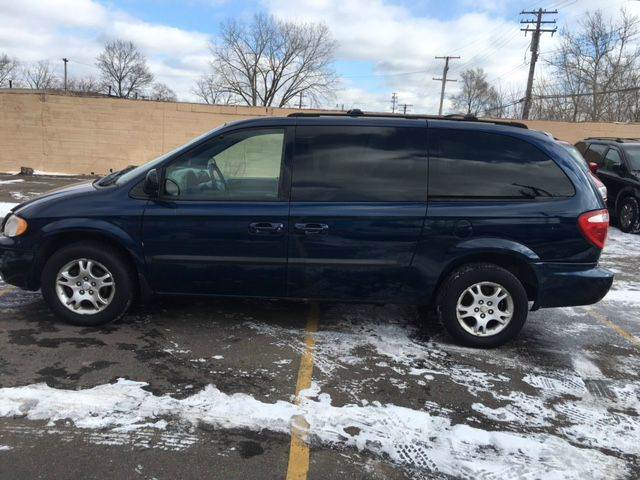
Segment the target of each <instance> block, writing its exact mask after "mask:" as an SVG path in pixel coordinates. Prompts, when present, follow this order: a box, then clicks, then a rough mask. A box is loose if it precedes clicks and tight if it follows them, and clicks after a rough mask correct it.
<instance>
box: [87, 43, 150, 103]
mask: <svg viewBox="0 0 640 480" xmlns="http://www.w3.org/2000/svg"><path fill="white" fill-rule="evenodd" d="M96 66H97V67H98V70H100V75H101V77H102V82H103V83H104V85H105V88H109V87H111V91H112V92H113V93H114V94H115V95H116V96H118V97H121V98H130V97H132V96H137V95H139V94H141V93H142V91H143V89H144V88H145V87H148V86H149V85H150V84H151V83H152V82H153V75H152V74H151V72H150V71H149V67H147V60H146V58H145V56H144V55H143V54H142V52H141V51H140V50H139V49H138V47H136V46H135V45H134V44H133V42H129V41H124V40H113V41H109V42H107V43H106V44H105V47H104V50H103V52H102V53H101V54H100V55H98V57H97V59H96Z"/></svg>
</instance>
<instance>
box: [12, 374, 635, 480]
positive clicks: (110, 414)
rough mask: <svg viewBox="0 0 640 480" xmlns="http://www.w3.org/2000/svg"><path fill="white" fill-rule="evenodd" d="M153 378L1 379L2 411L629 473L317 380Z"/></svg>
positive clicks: (484, 470)
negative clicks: (184, 391) (231, 388)
mask: <svg viewBox="0 0 640 480" xmlns="http://www.w3.org/2000/svg"><path fill="white" fill-rule="evenodd" d="M146 385H147V384H146V383H143V382H135V381H131V380H124V379H120V380H118V381H117V382H116V383H115V384H106V385H100V386H97V387H94V388H90V389H86V390H59V389H55V388H51V387H49V386H47V385H46V384H37V385H29V386H26V387H14V388H3V389H0V416H26V417H27V418H29V419H32V420H49V422H50V424H53V422H55V421H57V420H70V421H72V422H73V423H74V424H75V425H76V426H78V427H81V428H91V429H105V428H111V429H114V430H117V431H121V432H122V431H131V430H134V429H136V428H141V427H147V428H148V427H153V428H158V429H164V428H166V427H167V422H166V421H162V419H160V417H164V418H167V419H173V420H175V421H177V422H178V423H183V422H186V423H188V424H190V425H198V424H200V423H204V424H208V425H211V426H214V427H217V428H228V429H236V428H240V429H247V430H253V431H261V430H269V431H273V432H279V433H285V434H288V433H289V432H290V430H291V426H292V423H293V422H296V424H299V423H298V422H299V420H300V419H301V418H302V419H304V420H305V421H306V422H307V424H308V425H309V433H310V437H311V439H312V441H317V442H321V443H324V444H328V445H331V446H338V447H345V446H349V447H355V448H358V449H360V450H368V451H370V452H372V453H375V454H378V455H382V456H385V457H388V458H390V459H391V460H393V461H394V462H396V463H398V464H402V465H406V466H411V467H414V468H421V469H428V470H430V471H438V472H441V473H444V474H448V475H453V476H464V477H469V476H471V477H473V478H475V477H477V476H479V475H484V476H494V475H495V476H496V477H500V478H515V477H519V478H520V477H525V476H526V477H532V478H533V477H536V478H539V477H542V478H547V479H554V478H557V479H560V478H562V479H581V478H585V477H590V478H612V477H618V476H623V475H625V474H626V473H627V472H626V467H625V466H624V463H623V462H622V461H620V460H619V459H616V458H612V457H609V456H607V455H605V454H603V453H601V452H599V451H597V450H587V449H582V448H578V447H575V446H573V445H571V444H570V443H568V442H567V441H565V440H563V439H561V438H558V437H555V436H553V435H548V434H527V435H522V434H517V433H510V432H501V431H485V430H482V429H479V428H474V427H471V426H468V425H464V424H458V425H452V423H451V421H450V420H449V419H447V418H444V417H440V416H435V415H431V414H429V413H427V412H423V411H418V410H411V409H408V408H404V407H398V406H395V405H381V404H379V403H377V402H374V403H373V404H370V405H367V406H360V405H346V406H343V407H336V406H332V405H331V399H330V397H329V396H328V395H327V394H320V392H319V388H318V387H317V385H314V386H313V387H312V388H311V389H309V390H307V391H305V392H303V394H302V396H301V402H300V405H296V404H294V403H290V402H284V401H278V402H276V403H265V402H261V401H259V400H256V399H254V398H253V397H252V396H250V395H246V394H234V395H227V394H225V393H223V392H221V391H220V390H218V389H217V388H215V387H214V386H212V385H209V386H207V387H206V388H205V389H204V390H202V391H201V392H199V393H197V394H195V395H192V396H190V397H187V398H184V399H175V398H173V397H171V396H168V395H163V396H155V395H153V394H152V393H150V392H148V391H146V390H144V389H143V387H145V386H146Z"/></svg>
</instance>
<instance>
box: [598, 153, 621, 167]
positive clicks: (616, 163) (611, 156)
mask: <svg viewBox="0 0 640 480" xmlns="http://www.w3.org/2000/svg"><path fill="white" fill-rule="evenodd" d="M620 166H622V158H621V157H620V154H619V153H618V151H617V150H616V149H615V148H610V149H609V151H608V152H607V155H606V156H605V157H604V161H603V162H602V168H603V169H605V170H616V169H617V168H619V167H620Z"/></svg>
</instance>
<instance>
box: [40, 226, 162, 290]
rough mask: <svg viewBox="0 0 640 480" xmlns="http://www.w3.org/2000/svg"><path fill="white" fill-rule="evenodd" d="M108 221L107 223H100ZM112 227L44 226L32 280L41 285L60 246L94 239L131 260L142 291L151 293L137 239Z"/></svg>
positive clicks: (131, 266)
mask: <svg viewBox="0 0 640 480" xmlns="http://www.w3.org/2000/svg"><path fill="white" fill-rule="evenodd" d="M99 223H107V222H99ZM108 225H109V228H104V226H102V225H96V224H94V225H82V226H79V225H63V226H60V228H54V227H55V226H54V225H48V226H47V227H49V228H47V229H46V230H45V229H43V233H44V235H43V237H42V239H41V241H40V242H39V244H38V246H37V248H36V250H35V252H34V258H35V261H34V267H33V271H32V274H31V277H32V278H31V281H32V284H33V285H34V287H39V285H40V276H41V275H42V270H43V268H44V265H45V263H46V262H47V259H48V258H49V257H50V256H51V255H52V254H53V253H54V252H56V251H57V250H59V249H60V248H62V247H64V246H66V245H71V244H77V243H84V242H92V243H100V244H102V245H105V246H106V247H107V248H110V249H113V250H115V251H117V252H118V253H120V254H121V255H122V257H123V258H124V259H125V260H126V261H127V264H128V266H129V268H130V269H131V271H132V273H133V275H134V280H135V283H136V285H137V289H138V292H137V293H138V294H146V293H149V287H148V283H147V281H146V271H145V264H144V257H143V255H142V252H141V250H140V248H139V247H138V248H137V246H136V243H135V241H134V240H133V239H132V238H131V236H129V235H128V234H127V233H126V232H125V231H124V230H122V229H119V228H118V227H115V226H114V225H112V224H108Z"/></svg>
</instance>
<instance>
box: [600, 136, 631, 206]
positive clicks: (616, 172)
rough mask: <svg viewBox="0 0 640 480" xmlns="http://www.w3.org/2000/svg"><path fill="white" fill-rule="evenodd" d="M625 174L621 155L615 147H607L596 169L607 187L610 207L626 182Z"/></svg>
mask: <svg viewBox="0 0 640 480" xmlns="http://www.w3.org/2000/svg"><path fill="white" fill-rule="evenodd" d="M625 175H626V167H625V165H624V162H623V160H622V155H621V154H620V152H619V151H618V149H617V148H615V147H611V148H609V150H607V153H606V155H605V156H604V159H603V160H602V165H601V166H600V168H599V169H598V177H599V178H600V179H601V180H602V183H604V184H605V185H606V187H607V199H608V200H609V203H610V205H611V206H612V207H615V203H616V199H617V198H618V194H619V193H620V191H621V190H622V189H623V188H624V186H625V184H626V181H625V178H624V177H625Z"/></svg>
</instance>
